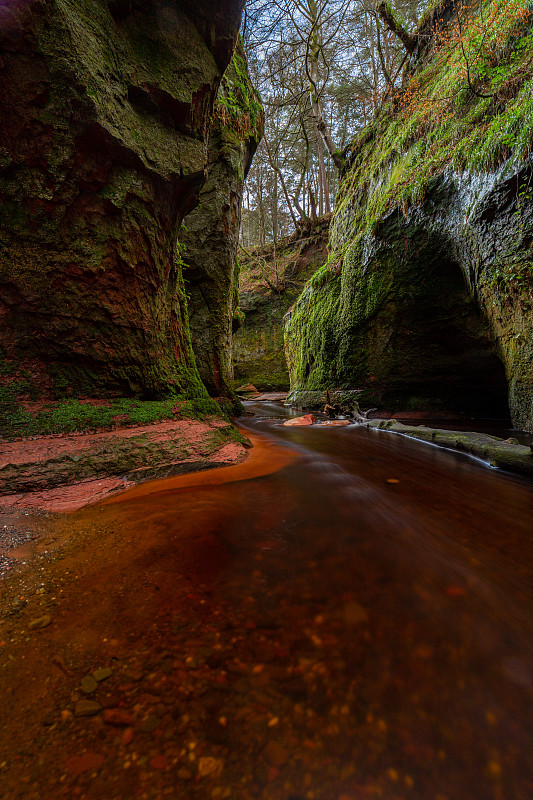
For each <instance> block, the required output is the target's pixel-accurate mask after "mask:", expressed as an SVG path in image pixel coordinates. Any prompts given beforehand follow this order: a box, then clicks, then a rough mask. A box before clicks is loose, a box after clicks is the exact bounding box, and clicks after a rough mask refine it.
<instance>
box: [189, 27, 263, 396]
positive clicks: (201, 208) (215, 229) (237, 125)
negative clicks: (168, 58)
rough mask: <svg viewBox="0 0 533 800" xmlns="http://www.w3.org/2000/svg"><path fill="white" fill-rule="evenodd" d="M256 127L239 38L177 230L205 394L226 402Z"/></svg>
mask: <svg viewBox="0 0 533 800" xmlns="http://www.w3.org/2000/svg"><path fill="white" fill-rule="evenodd" d="M262 132H263V110H262V106H261V103H260V99H259V96H258V95H257V93H256V92H255V90H254V88H253V87H252V85H251V83H250V79H249V77H248V73H247V67H246V60H245V56H244V50H243V48H242V45H241V43H240V42H239V43H238V45H237V47H236V49H235V52H234V54H233V57H232V60H231V62H230V64H229V66H228V68H227V70H226V72H225V74H224V77H223V80H222V84H221V86H220V89H219V95H218V99H217V103H216V106H215V117H214V124H213V128H212V130H211V133H210V137H209V167H208V176H207V181H206V183H205V185H204V187H203V188H202V190H201V192H200V202H199V204H198V206H197V207H196V208H195V209H194V211H193V212H192V213H191V214H189V215H188V216H187V217H186V219H185V222H184V227H183V229H182V230H181V231H180V235H179V238H180V243H181V244H182V245H183V246H184V252H183V260H184V261H185V264H186V268H185V272H184V275H185V281H186V292H187V298H188V307H189V319H190V326H191V336H192V345H193V349H194V354H195V358H196V364H197V366H198V370H199V372H200V376H201V378H202V381H203V383H204V385H205V386H206V388H207V390H208V392H209V394H210V395H211V396H214V397H225V398H227V399H229V400H231V401H232V402H234V400H235V394H234V391H233V359H232V325H233V320H234V314H235V310H236V307H237V302H238V301H237V294H238V279H239V276H238V266H237V248H238V241H239V229H240V222H241V204H242V194H243V186H244V180H245V177H246V174H247V172H248V169H249V168H250V165H251V163H252V158H253V155H254V153H255V151H256V149H257V145H258V144H259V141H260V139H261V136H262Z"/></svg>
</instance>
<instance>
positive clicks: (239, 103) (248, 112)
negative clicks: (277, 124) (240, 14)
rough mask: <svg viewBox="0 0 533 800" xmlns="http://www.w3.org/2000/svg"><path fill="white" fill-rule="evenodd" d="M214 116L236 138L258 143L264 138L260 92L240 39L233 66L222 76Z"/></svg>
mask: <svg viewBox="0 0 533 800" xmlns="http://www.w3.org/2000/svg"><path fill="white" fill-rule="evenodd" d="M215 116H216V118H217V119H218V121H219V122H220V123H221V125H222V126H223V127H224V128H227V129H228V130H230V131H233V133H234V134H235V136H236V139H237V141H239V142H240V141H242V140H243V139H246V138H251V139H257V141H259V140H260V139H261V137H262V135H263V127H264V111H263V105H262V103H261V97H260V95H259V92H258V91H257V89H256V88H255V86H254V85H253V84H252V82H251V80H250V75H249V74H248V65H247V63H246V56H245V53H244V46H243V43H242V40H241V39H240V38H239V40H238V41H237V45H236V47H235V50H234V51H233V56H232V58H231V62H230V65H229V67H228V69H227V70H226V72H225V73H224V75H223V77H222V82H221V84H220V88H219V91H218V95H217V100H216V103H215Z"/></svg>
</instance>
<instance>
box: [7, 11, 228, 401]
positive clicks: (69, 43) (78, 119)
mask: <svg viewBox="0 0 533 800" xmlns="http://www.w3.org/2000/svg"><path fill="white" fill-rule="evenodd" d="M241 9H242V3H241V2H240V0H226V2H223V3H216V4H215V3H213V2H210V0H197V1H196V2H194V3H192V2H191V3H189V2H186V1H185V0H182V2H179V1H178V0H176V1H174V2H167V1H165V2H163V0H135V2H133V0H108V2H106V1H105V0H91V2H88V0H76V1H75V2H74V0H50V2H47V3H42V2H37V0H25V2H20V3H9V4H7V5H6V4H3V5H2V8H0V38H1V46H2V61H1V62H0V105H1V107H2V115H1V119H0V129H1V137H0V312H1V313H0V341H1V344H2V348H3V353H4V357H5V360H6V362H7V363H8V364H13V363H14V364H16V365H17V367H21V366H22V367H25V368H26V369H27V373H28V375H29V376H30V378H31V381H32V382H33V385H34V386H36V387H37V389H38V390H41V391H42V392H44V393H48V394H54V395H56V396H63V395H69V394H74V395H106V394H119V393H120V394H137V395H140V396H144V397H157V396H162V395H165V394H168V393H170V392H180V393H182V394H183V395H184V396H201V395H205V389H204V387H203V386H202V384H201V381H200V379H199V376H198V373H197V370H196V367H195V364H194V357H193V353H192V348H191V345H190V337H189V329H188V322H187V309H186V300H185V295H184V288H183V280H182V269H181V263H180V258H179V252H177V251H176V242H177V238H178V236H177V234H178V229H179V226H180V224H181V221H182V219H183V217H184V216H185V214H187V213H188V212H189V211H190V210H191V208H192V207H193V206H194V204H195V203H196V202H197V196H198V192H199V189H200V188H201V186H202V185H203V182H204V169H205V165H206V160H207V157H206V144H205V143H206V138H207V132H208V126H209V123H210V118H211V112H212V107H213V102H214V99H215V97H216V93H217V90H218V86H219V81H220V76H221V73H222V72H223V71H224V69H225V67H226V65H227V63H228V61H229V59H230V56H231V52H232V49H233V45H234V42H235V36H236V32H237V28H238V23H239V17H240V11H241Z"/></svg>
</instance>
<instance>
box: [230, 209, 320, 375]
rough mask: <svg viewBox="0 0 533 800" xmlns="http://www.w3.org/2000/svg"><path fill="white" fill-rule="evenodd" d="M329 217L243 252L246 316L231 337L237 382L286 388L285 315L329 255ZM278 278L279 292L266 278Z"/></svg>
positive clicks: (241, 296) (242, 300)
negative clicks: (255, 251) (252, 250)
mask: <svg viewBox="0 0 533 800" xmlns="http://www.w3.org/2000/svg"><path fill="white" fill-rule="evenodd" d="M328 227H329V217H328V218H323V219H321V220H319V222H318V223H317V224H316V225H315V226H312V227H311V226H309V228H306V229H305V230H304V231H302V233H301V234H300V235H294V236H292V237H291V238H288V239H285V240H281V241H278V242H277V243H276V247H275V248H274V247H273V246H272V245H270V246H269V247H267V248H265V249H264V250H262V251H259V252H258V253H257V254H256V253H254V252H250V253H249V254H248V255H245V254H243V253H241V259H240V292H239V308H240V310H241V311H242V312H243V314H244V320H243V321H242V324H241V325H240V327H239V329H238V330H237V331H236V332H235V334H234V336H233V365H234V372H235V384H236V385H237V386H239V384H246V383H251V384H253V385H254V386H255V387H256V388H257V389H259V390H260V391H273V390H283V391H284V390H286V389H288V388H289V374H288V369H287V361H286V358H285V351H284V346H283V317H284V316H285V314H286V313H287V311H288V309H289V307H290V306H291V305H292V304H293V303H294V302H295V300H296V299H297V297H298V295H299V294H300V292H301V290H302V288H303V286H304V284H305V283H306V281H307V280H309V278H310V277H311V275H312V274H313V273H314V272H315V271H316V270H317V269H318V267H320V266H322V264H323V263H324V259H325V258H326V257H327V244H328ZM265 272H266V273H267V274H268V275H269V276H270V278H269V280H270V279H271V278H275V277H276V276H277V291H274V289H273V288H272V286H274V284H272V281H271V285H269V284H268V283H267V281H266V280H265Z"/></svg>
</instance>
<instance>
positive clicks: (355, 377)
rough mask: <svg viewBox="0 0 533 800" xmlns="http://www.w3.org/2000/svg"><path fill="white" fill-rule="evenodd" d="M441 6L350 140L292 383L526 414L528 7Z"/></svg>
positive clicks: (531, 383)
mask: <svg viewBox="0 0 533 800" xmlns="http://www.w3.org/2000/svg"><path fill="white" fill-rule="evenodd" d="M520 2H521V0H519V6H520ZM448 6H450V9H451V10H450V14H441V10H442V9H441V8H440V7H439V10H438V13H437V12H435V14H434V15H433V16H434V17H435V19H434V26H435V27H434V29H432V30H433V33H432V36H431V37H430V40H429V41H430V45H431V46H429V45H428V46H427V47H426V48H425V49H424V50H423V52H422V53H421V54H419V58H420V61H418V62H417V61H416V59H415V62H414V64H411V65H410V69H411V74H410V75H409V76H408V78H407V80H406V81H405V83H404V86H403V87H402V89H401V91H399V92H398V93H397V95H396V96H395V97H394V98H393V100H392V101H391V102H390V103H389V104H388V105H385V106H384V108H383V110H382V113H381V114H380V115H379V116H378V118H377V119H376V120H375V121H374V122H373V123H372V124H371V125H370V126H369V127H368V128H367V129H365V130H364V131H363V132H362V133H361V134H360V135H359V137H358V138H357V139H356V140H355V141H354V143H353V144H352V146H351V149H350V151H349V152H347V153H346V157H347V167H346V170H345V174H344V177H343V181H342V183H341V188H340V191H339V196H338V198H337V203H336V209H335V213H334V218H333V222H332V226H331V236H330V257H329V259H328V262H327V263H326V264H325V265H324V267H323V268H322V269H321V270H319V271H318V272H317V273H316V274H315V275H314V276H313V278H312V279H311V281H309V283H308V284H307V286H306V287H305V289H304V291H303V292H302V295H301V296H300V298H299V300H298V302H297V303H296V304H295V306H294V309H293V310H292V312H291V313H290V314H289V315H288V318H287V322H286V327H285V346H286V353H287V358H288V362H289V367H290V372H291V388H293V389H334V388H337V387H342V388H346V389H348V388H350V389H359V390H360V392H361V402H362V403H365V404H368V405H377V406H379V407H380V408H382V409H386V410H390V411H393V412H399V411H402V410H407V409H409V410H422V409H424V410H430V411H433V412H439V411H444V410H453V411H464V412H467V413H471V414H480V415H498V416H502V415H505V414H506V412H507V409H508V410H509V411H510V414H511V419H512V421H513V423H514V425H515V426H516V427H518V428H522V429H525V430H533V249H532V242H533V200H532V198H533V193H532V186H533V157H532V155H531V152H532V150H533V100H532V98H531V88H530V81H531V76H532V64H533V60H532V54H533V53H532V42H533V38H532V37H531V25H532V17H531V14H530V12H529V10H528V8H527V4H526V3H525V1H524V2H523V3H522V4H521V6H520V8H519V7H518V6H517V7H516V8H514V11H513V14H509V16H508V17H505V19H503V18H502V16H501V13H500V9H499V6H498V4H497V3H496V2H493V0H483V3H482V4H481V10H479V9H478V8H477V6H476V8H474V7H468V8H466V7H463V6H461V5H459V4H454V3H448ZM452 11H453V14H452ZM460 14H463V15H464V16H463V18H462V20H461V27H460V30H459V32H460V33H461V32H462V35H461V36H459V35H457V30H456V29H454V28H453V25H454V24H455V23H454V19H455V18H456V17H457V15H460ZM478 14H481V15H484V16H483V17H482V18H483V20H484V24H485V27H486V30H487V34H486V41H487V42H490V47H488V45H487V47H486V51H485V50H483V48H481V49H480V47H479V42H478V40H477V39H476V37H477V31H478V30H479V24H480V18H478V16H476V15H478ZM426 24H429V23H426ZM439 26H441V27H439ZM463 34H464V35H463ZM421 38H422V39H423V41H426V39H424V38H423V37H421ZM426 38H427V37H426ZM465 53H466V54H468V58H469V59H470V61H469V63H470V69H471V70H474V72H472V74H476V78H475V80H476V81H477V83H476V86H477V89H475V90H474V89H472V87H471V86H470V85H467V84H466V82H465V77H464V75H465V67H464V64H465V57H466V56H465ZM472 65H474V66H472ZM484 81H485V82H487V84H488V85H487V86H485V84H484ZM449 97H453V100H450V101H449V105H446V103H448V100H447V98H449ZM435 98H437V99H438V102H437V100H435Z"/></svg>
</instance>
